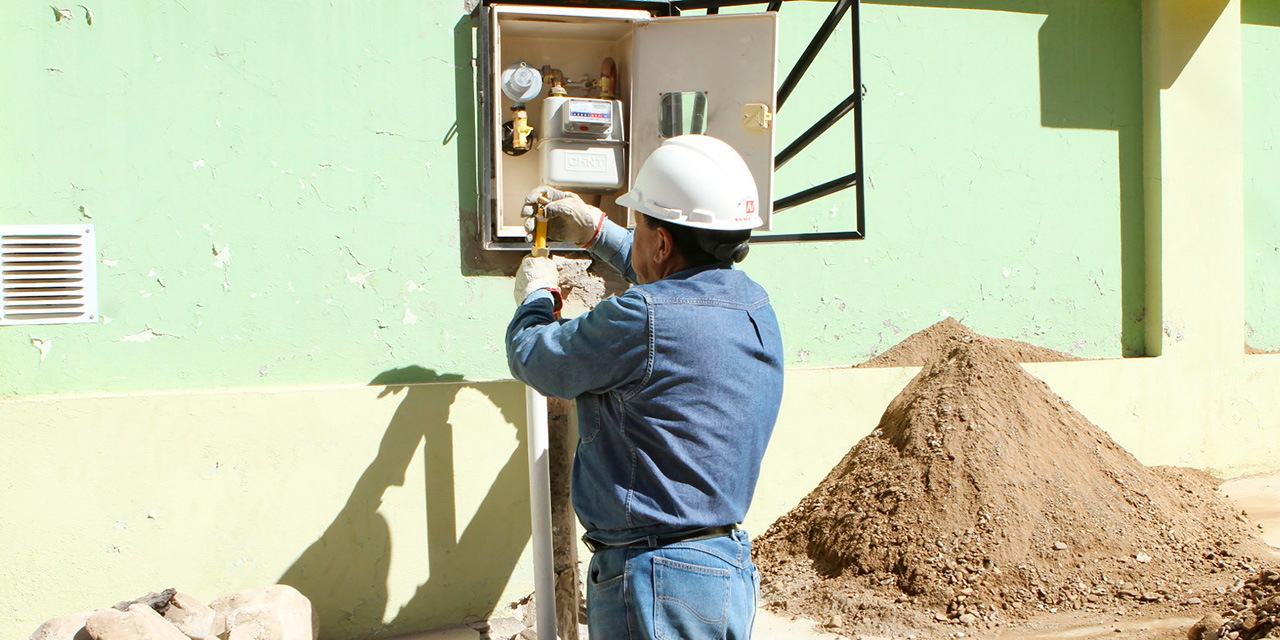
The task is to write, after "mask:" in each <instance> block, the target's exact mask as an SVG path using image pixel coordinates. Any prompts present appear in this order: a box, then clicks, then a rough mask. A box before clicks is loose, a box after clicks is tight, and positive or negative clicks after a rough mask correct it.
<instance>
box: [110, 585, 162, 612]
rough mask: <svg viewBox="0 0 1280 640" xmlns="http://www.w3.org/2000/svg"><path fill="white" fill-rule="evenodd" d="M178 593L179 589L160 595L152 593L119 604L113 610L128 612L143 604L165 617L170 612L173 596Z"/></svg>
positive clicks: (113, 606)
mask: <svg viewBox="0 0 1280 640" xmlns="http://www.w3.org/2000/svg"><path fill="white" fill-rule="evenodd" d="M177 593H178V590H177V589H165V590H164V591H161V592H159V593H156V592H154V591H152V592H151V593H148V594H147V595H145V596H142V597H141V598H136V599H134V600H128V601H125V602H117V603H115V604H114V605H112V606H111V608H113V609H115V610H117V611H128V610H129V607H132V606H133V605H135V604H141V605H145V606H148V607H151V609H152V610H154V611H155V612H156V613H158V614H160V615H164V612H166V611H168V610H169V603H170V602H171V601H172V600H173V596H174V595H175V594H177Z"/></svg>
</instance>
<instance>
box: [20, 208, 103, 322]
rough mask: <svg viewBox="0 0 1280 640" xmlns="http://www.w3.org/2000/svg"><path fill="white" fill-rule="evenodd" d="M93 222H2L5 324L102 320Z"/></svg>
mask: <svg viewBox="0 0 1280 640" xmlns="http://www.w3.org/2000/svg"><path fill="white" fill-rule="evenodd" d="M97 255H98V252H97V250H96V249H95V244H94V236H93V225H91V224H44V225H0V269H3V277H4V280H3V282H4V292H3V296H2V297H0V325H5V324H68V323H73V322H97V321H98V270H97Z"/></svg>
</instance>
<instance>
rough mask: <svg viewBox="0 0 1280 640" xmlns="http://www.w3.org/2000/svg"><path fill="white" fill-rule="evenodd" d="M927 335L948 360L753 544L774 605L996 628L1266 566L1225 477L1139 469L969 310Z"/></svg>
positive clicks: (1180, 591)
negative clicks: (965, 319)
mask: <svg viewBox="0 0 1280 640" xmlns="http://www.w3.org/2000/svg"><path fill="white" fill-rule="evenodd" d="M929 331H934V332H935V333H938V334H942V335H943V338H942V339H938V338H937V336H936V335H934V336H923V337H922V338H923V339H921V340H917V341H916V342H917V343H925V344H934V345H937V347H936V348H935V350H934V355H933V357H932V358H931V359H930V361H929V362H927V363H926V364H925V367H924V369H923V370H922V371H921V372H920V374H919V375H917V376H916V377H915V379H913V380H912V381H911V382H910V383H909V384H908V385H907V387H906V388H905V389H903V391H902V392H901V393H900V394H899V395H898V397H897V398H895V399H894V400H893V402H891V403H890V405H889V407H888V409H887V410H886V411H885V413H884V415H883V417H882V418H881V420H880V423H879V425H878V426H877V427H876V429H875V430H874V431H873V432H872V433H871V435H869V436H867V437H866V438H864V439H863V440H862V441H861V442H859V443H858V444H857V445H856V446H855V447H854V448H853V449H852V450H850V451H849V453H848V454H847V455H846V456H845V457H844V459H843V460H841V462H840V463H839V464H838V465H836V467H835V468H834V469H832V470H831V472H830V473H829V474H828V475H827V477H826V478H825V479H824V480H823V481H822V482H821V483H820V484H819V485H818V487H817V488H815V489H814V490H813V491H812V492H811V493H810V494H809V495H808V496H807V497H806V498H805V499H804V500H803V501H802V502H801V503H800V505H799V506H797V507H796V508H795V509H794V510H792V511H791V512H790V513H788V514H786V515H784V516H783V517H782V518H780V519H779V520H778V521H777V522H775V523H774V524H773V525H772V526H771V527H770V528H769V529H768V531H766V532H765V534H764V535H763V536H761V537H760V538H758V539H757V540H756V542H755V548H756V550H755V554H754V558H755V561H756V563H757V564H758V565H759V566H760V569H761V572H762V574H763V576H764V581H763V587H762V591H763V595H764V602H765V606H767V607H769V608H771V609H773V610H775V611H778V612H789V613H792V614H798V615H805V616H807V617H811V618H814V619H816V620H819V621H825V622H827V623H828V624H829V625H830V626H834V627H841V626H850V625H856V624H858V623H859V622H871V621H874V622H876V623H877V624H880V623H883V622H885V621H886V620H887V621H890V622H893V621H895V620H896V621H897V622H901V623H902V624H904V625H918V624H921V623H922V621H928V620H935V621H937V622H948V623H955V622H960V623H964V624H969V625H979V626H981V625H992V624H998V623H999V621H1001V620H1004V619H1007V618H1021V617H1024V616H1026V615H1030V614H1032V613H1036V612H1038V611H1040V610H1053V611H1057V610H1059V609H1068V610H1071V609H1083V610H1092V609H1095V608H1101V607H1117V606H1125V605H1138V604H1141V603H1161V604H1163V605H1164V606H1169V607H1174V608H1177V607H1182V608H1186V607H1192V608H1193V609H1194V607H1195V606H1197V605H1201V604H1202V603H1205V601H1206V600H1210V599H1213V598H1215V597H1217V596H1218V595H1219V594H1218V592H1217V591H1216V589H1214V586H1215V585H1229V584H1231V580H1234V577H1233V576H1232V575H1230V572H1240V571H1255V570H1257V568H1258V566H1256V565H1255V564H1254V563H1255V562H1256V561H1255V560H1253V558H1257V557H1265V555H1264V554H1265V553H1266V551H1265V546H1264V545H1262V543H1261V542H1259V541H1257V540H1256V539H1255V538H1254V537H1253V535H1252V533H1251V532H1250V530H1249V529H1248V528H1247V525H1246V523H1245V521H1244V519H1243V518H1242V517H1240V514H1239V513H1238V512H1237V511H1236V510H1235V509H1234V508H1232V507H1231V506H1229V505H1228V504H1227V503H1225V502H1224V501H1222V500H1221V499H1220V498H1218V497H1217V496H1216V495H1215V494H1214V488H1215V487H1216V484H1217V483H1216V481H1215V480H1214V479H1213V478H1211V477H1209V476H1207V475H1205V474H1203V473H1199V472H1196V471H1191V470H1182V469H1175V468H1148V467H1146V466H1144V465H1142V464H1141V463H1140V462H1138V460H1137V459H1136V458H1134V457H1133V456H1132V455H1131V454H1129V453H1128V452H1127V451H1125V450H1124V449H1123V448H1121V447H1120V446H1119V445H1117V444H1116V443H1115V442H1114V441H1112V440H1111V438H1110V437H1109V436H1108V435H1107V434H1106V433H1105V432H1103V431H1102V430H1101V429H1099V428H1098V427H1096V426H1094V425H1093V424H1091V423H1090V422H1089V421H1088V420H1087V419H1086V418H1085V417H1084V416H1083V415H1081V414H1080V413H1079V412H1078V411H1076V410H1075V409H1074V408H1072V407H1071V405H1069V404H1068V403H1067V402H1066V401H1064V400H1063V399H1061V398H1060V397H1058V396H1057V395H1056V394H1054V393H1053V392H1052V391H1051V390H1050V389H1049V388H1048V386H1046V385H1045V384H1044V383H1043V382H1041V381H1040V380H1037V379H1035V378H1034V377H1032V376H1031V375H1029V374H1028V373H1026V372H1025V371H1024V370H1023V369H1022V368H1021V367H1019V366H1018V365H1017V364H1016V363H1015V362H1014V361H1013V358H1012V357H1011V354H1010V349H1009V348H1008V343H1007V342H1002V341H996V340H991V339H988V338H984V337H982V336H979V335H977V334H975V333H973V332H971V331H969V330H968V329H966V328H965V327H963V325H960V324H959V323H956V322H954V321H948V322H944V323H940V325H936V326H935V327H934V328H931V329H930V330H929ZM1014 352H1015V353H1016V352H1017V351H1014ZM1203 576H1218V577H1219V578H1220V579H1219V580H1218V581H1217V583H1215V582H1214V581H1213V580H1209V581H1207V582H1206V581H1203V580H1198V579H1197V578H1199V577H1203Z"/></svg>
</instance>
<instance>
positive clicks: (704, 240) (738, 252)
mask: <svg viewBox="0 0 1280 640" xmlns="http://www.w3.org/2000/svg"><path fill="white" fill-rule="evenodd" d="M640 217H641V218H644V222H643V223H642V224H648V225H649V228H650V229H666V230H667V233H670V234H671V240H672V242H673V243H674V244H675V246H676V251H679V252H680V255H681V256H683V257H684V260H685V262H686V263H687V264H688V265H689V266H690V267H701V266H704V265H708V264H715V263H717V262H742V260H743V259H744V258H746V257H747V250H748V249H749V248H750V247H749V246H748V245H747V241H748V240H750V239H751V230H750V229H745V230H743V231H713V230H711V229H699V228H696V227H686V226H684V225H682V224H675V223H673V222H668V221H666V220H662V219H659V218H655V217H653V216H647V215H643V214H641V215H640Z"/></svg>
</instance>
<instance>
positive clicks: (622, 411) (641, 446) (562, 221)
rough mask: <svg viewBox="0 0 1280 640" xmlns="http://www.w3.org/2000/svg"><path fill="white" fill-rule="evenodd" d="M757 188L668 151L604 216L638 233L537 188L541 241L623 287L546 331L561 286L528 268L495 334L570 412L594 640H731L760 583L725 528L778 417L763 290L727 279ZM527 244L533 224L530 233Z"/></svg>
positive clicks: (532, 204) (751, 483) (746, 627)
mask: <svg viewBox="0 0 1280 640" xmlns="http://www.w3.org/2000/svg"><path fill="white" fill-rule="evenodd" d="M757 197H758V196H757V191H756V186H755V181H754V179H753V178H752V176H751V172H750V170H749V169H748V168H747V165H746V163H745V162H744V161H743V160H742V157H741V156H739V155H738V153H737V152H736V151H734V150H733V148H732V147H730V146H729V145H728V144H725V143H724V142H722V141H720V140H718V139H716V138H712V137H708V136H703V135H684V136H677V137H674V138H670V139H668V140H666V141H664V142H663V144H662V145H661V146H660V147H659V148H658V149H656V150H654V152H653V154H652V155H650V157H649V158H648V159H647V160H646V161H645V163H644V165H643V166H642V167H641V169H640V172H639V175H638V176H637V177H636V180H635V184H634V186H633V188H632V189H631V191H629V192H627V193H625V194H624V195H623V196H621V197H619V198H618V199H617V203H618V204H619V205H621V206H624V207H628V208H630V209H632V210H633V211H635V212H636V213H637V214H638V215H637V216H636V218H637V219H636V224H635V230H634V232H632V231H628V230H627V229H625V228H624V227H622V226H620V225H617V224H615V223H614V222H612V221H610V220H609V219H608V218H607V217H606V216H605V214H604V213H603V212H602V211H601V210H600V209H598V208H596V207H594V206H591V205H589V204H587V203H585V202H584V201H583V200H582V198H580V197H579V196H578V195H576V194H573V193H570V192H568V191H561V190H559V189H555V188H551V187H546V186H543V187H539V188H537V189H535V190H534V191H533V192H532V193H531V194H529V196H528V198H527V200H526V201H525V205H524V208H523V210H522V211H521V213H522V215H524V216H526V218H530V217H531V216H533V215H534V213H535V209H536V208H537V203H539V202H543V203H546V204H545V205H544V209H545V212H546V213H545V215H546V216H547V220H548V227H547V228H548V235H549V237H550V238H552V239H555V240H560V241H568V242H572V243H575V244H576V245H578V246H579V247H582V248H583V249H586V250H587V251H589V252H590V253H591V254H592V255H593V256H595V257H596V258H598V259H600V260H602V261H604V262H607V263H608V264H610V265H612V266H613V268H615V269H617V270H618V271H619V272H620V273H621V274H622V275H623V277H625V278H626V279H627V280H628V281H629V282H631V283H633V284H634V285H636V286H633V287H631V288H630V289H629V290H628V291H627V292H626V293H624V294H622V295H618V296H613V297H610V298H607V299H605V300H604V301H602V302H600V303H599V304H598V305H597V306H596V307H595V308H594V309H593V310H591V311H589V312H587V313H585V314H583V315H580V316H578V317H576V318H574V319H572V320H568V321H560V320H557V319H556V316H555V310H556V308H557V304H558V302H557V300H558V297H559V281H560V279H559V275H558V273H557V270H556V267H555V264H554V262H552V261H551V260H550V259H548V258H535V257H532V256H531V257H527V258H525V259H524V261H523V262H522V263H521V265H520V270H519V272H518V274H517V278H516V290H515V297H516V301H517V303H518V304H519V308H518V309H517V310H516V313H515V317H514V318H513V319H512V321H511V324H510V326H509V327H508V328H507V337H506V342H507V359H508V363H509V365H510V367H511V373H512V374H513V375H514V376H515V377H516V378H518V379H519V380H521V381H523V382H524V383H526V384H528V385H529V386H531V387H533V388H534V389H536V390H537V391H539V392H541V393H543V394H544V395H548V396H556V397H561V398H572V399H575V400H577V414H578V444H577V451H576V454H575V457H574V464H573V478H572V496H573V506H574V510H575V511H576V513H577V515H578V519H579V521H580V522H581V523H582V526H583V528H584V529H585V530H586V534H585V535H584V536H583V541H584V543H585V544H586V546H587V547H588V549H590V550H591V551H592V557H591V562H590V564H589V567H588V580H587V626H588V629H589V630H590V638H591V639H592V640H620V639H622V640H626V639H630V640H642V639H643V640H651V639H657V638H680V639H682V640H700V639H702V638H708V639H710V638H716V639H722V638H729V639H739V640H741V639H745V638H749V637H750V635H751V627H752V625H753V623H754V621H755V610H756V605H757V601H758V598H759V584H760V582H759V576H758V574H757V572H756V568H755V565H754V564H752V562H751V544H750V542H749V538H748V535H747V532H746V531H744V530H742V529H740V528H738V525H739V524H740V523H741V522H742V520H743V518H744V516H745V515H746V513H747V508H748V507H749V506H750V504H751V497H752V494H753V493H754V491H755V486H756V481H757V479H758V477H759V474H760V461H761V458H762V457H763V456H764V451H765V446H766V445H767V444H768V441H769V436H770V435H771V434H772V432H773V427H774V423H775V421H776V420H777V417H778V407H779V404H780V403H781V400H782V377H783V366H782V340H781V337H780V335H779V329H778V321H777V318H776V316H775V315H774V312H773V308H772V307H771V306H770V303H769V297H768V295H767V294H766V293H765V291H764V289H763V288H762V287H761V286H760V285H759V284H757V283H755V282H754V281H752V280H751V279H750V278H748V277H747V276H746V274H744V273H743V272H741V271H738V270H736V269H734V268H733V263H735V262H738V261H741V260H742V259H743V258H744V257H745V256H746V254H747V249H748V245H747V241H748V240H749V239H750V235H751V229H753V228H756V227H759V226H760V225H761V224H763V222H762V220H761V219H760V216H759V214H758V213H757V211H758V202H757ZM526 227H527V228H530V230H532V229H531V227H532V223H531V221H530V223H529V224H527V225H526Z"/></svg>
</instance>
